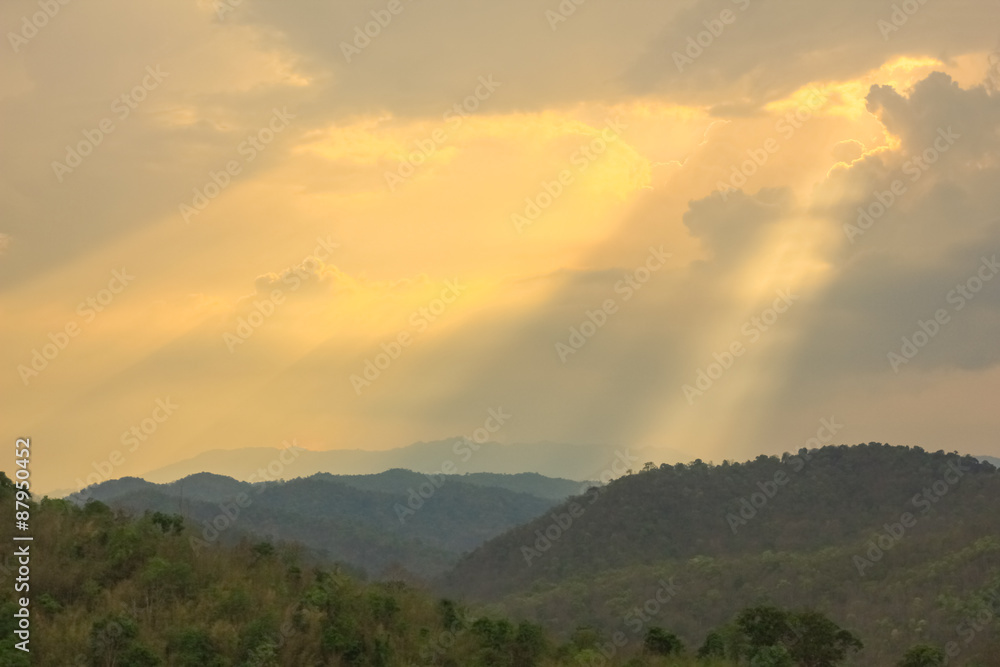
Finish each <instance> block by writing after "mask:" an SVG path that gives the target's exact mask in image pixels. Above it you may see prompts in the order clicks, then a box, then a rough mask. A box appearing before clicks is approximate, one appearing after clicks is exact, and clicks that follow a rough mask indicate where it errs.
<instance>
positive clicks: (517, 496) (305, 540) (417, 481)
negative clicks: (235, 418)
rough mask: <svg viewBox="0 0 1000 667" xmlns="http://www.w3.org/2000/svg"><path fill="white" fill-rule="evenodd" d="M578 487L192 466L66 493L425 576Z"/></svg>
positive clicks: (544, 481) (367, 566)
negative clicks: (270, 477)
mask: <svg viewBox="0 0 1000 667" xmlns="http://www.w3.org/2000/svg"><path fill="white" fill-rule="evenodd" d="M467 478H472V479H467ZM505 487H509V488H505ZM579 488H580V485H579V483H576V482H570V481H568V480H556V479H550V478H546V477H542V476H540V475H493V476H485V477H484V476H480V475H467V476H466V475H438V476H427V475H421V474H418V473H414V472H410V471H407V470H390V471H387V472H385V473H382V474H379V475H358V476H344V477H340V476H336V475H329V474H326V473H318V474H316V475H313V476H312V477H307V478H297V479H293V480H289V481H278V482H259V483H256V484H251V483H249V482H241V481H237V480H234V479H231V478H229V477H224V476H221V475H213V474H210V473H199V474H197V475H191V476H190V477H186V478H184V479H182V480H178V481H176V482H172V483H170V484H152V483H150V482H146V481H143V480H141V479H136V478H124V479H119V480H113V481H108V482H104V483H102V484H99V485H96V486H93V487H90V488H88V489H85V490H84V492H83V493H82V494H75V495H74V496H73V497H74V498H75V499H77V500H78V501H80V500H81V499H85V498H92V499H94V500H100V501H102V502H105V503H108V504H109V505H111V506H112V507H115V508H121V509H125V510H128V511H130V512H132V513H135V514H141V513H142V512H144V511H147V510H149V511H159V512H178V513H181V514H183V515H184V516H186V517H188V518H190V519H192V520H193V521H194V522H195V523H196V524H199V525H200V526H201V527H200V529H199V531H198V537H199V539H202V540H204V541H206V542H209V543H211V542H215V541H216V540H220V541H223V542H230V543H231V542H234V541H236V540H238V539H239V538H240V537H241V536H243V535H257V536H269V537H271V538H273V539H276V540H289V541H296V542H300V543H302V544H303V545H305V546H307V547H309V548H311V549H313V550H315V551H316V552H317V553H319V554H321V555H322V556H323V557H325V558H326V559H328V560H330V561H339V562H343V563H346V564H349V565H352V566H354V567H356V568H358V569H361V570H363V571H365V572H367V573H368V574H371V575H373V576H380V575H382V574H383V573H384V572H386V571H387V570H393V571H396V570H397V569H398V568H400V567H401V568H404V569H405V570H407V571H408V572H410V573H413V574H416V575H420V576H432V575H435V574H438V573H440V572H442V571H444V570H446V569H447V568H448V567H450V566H451V565H452V564H453V563H454V562H455V561H456V560H457V559H458V557H459V556H460V555H461V554H462V553H463V552H466V551H470V550H472V549H474V548H475V547H476V546H478V545H479V544H481V543H482V542H484V541H485V540H487V539H489V538H491V537H494V536H496V535H498V534H500V533H502V532H503V531H505V530H508V529H510V528H512V527H514V526H516V525H519V524H521V523H524V522H525V521H529V520H531V519H533V518H535V517H536V516H539V515H541V514H542V513H544V512H545V511H546V510H547V509H548V508H549V507H551V506H552V505H554V504H555V503H556V502H557V500H555V499H554V498H553V496H555V497H558V498H560V499H561V498H565V497H566V495H569V493H568V492H569V491H570V490H571V489H572V490H574V491H575V490H578V489H579ZM511 489H531V490H533V491H536V492H538V493H545V494H546V495H547V496H548V497H538V496H535V495H529V494H527V493H520V492H518V491H515V490H511Z"/></svg>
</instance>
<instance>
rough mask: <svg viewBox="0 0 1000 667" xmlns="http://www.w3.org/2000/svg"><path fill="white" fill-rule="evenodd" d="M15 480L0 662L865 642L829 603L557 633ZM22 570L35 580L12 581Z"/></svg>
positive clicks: (444, 665)
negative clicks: (25, 554)
mask: <svg viewBox="0 0 1000 667" xmlns="http://www.w3.org/2000/svg"><path fill="white" fill-rule="evenodd" d="M16 493H17V494H20V495H19V499H20V500H22V502H26V503H27V505H28V510H26V511H28V512H29V513H30V516H31V519H30V521H31V533H32V537H33V538H34V540H33V541H32V542H31V547H30V548H31V549H32V552H31V553H32V555H33V558H32V559H31V561H30V567H29V566H24V565H19V564H18V563H19V562H20V563H22V564H23V560H21V561H19V558H20V557H18V556H15V547H16V546H17V545H19V544H21V545H22V547H19V548H23V543H19V542H14V541H12V540H11V530H12V527H13V526H12V522H7V523H5V524H4V526H3V527H0V563H2V567H0V580H2V581H4V582H5V585H4V586H2V587H0V665H3V666H4V667H28V666H29V665H39V666H40V667H94V666H101V667H229V666H238V667H279V666H280V667H332V666H340V667H412V666H414V665H421V666H425V665H426V666H430V665H434V666H438V667H570V666H575V667H578V666H579V665H605V666H607V667H625V666H626V665H627V667H691V666H692V665H694V664H698V665H699V666H700V667H734V666H735V665H737V664H746V662H747V661H748V660H754V661H755V664H764V663H762V662H760V659H773V658H777V659H779V660H781V662H780V663H775V662H771V663H767V664H782V665H786V664H789V665H790V664H796V665H818V664H840V663H841V662H842V660H843V658H845V657H848V656H850V655H853V654H854V653H855V652H857V651H858V650H861V646H860V644H859V643H858V641H857V639H856V638H855V637H854V635H853V634H851V633H850V632H849V631H848V630H841V629H840V628H839V627H838V625H837V624H836V623H835V622H833V621H831V620H829V619H826V618H824V617H823V616H822V615H819V614H815V613H812V612H808V611H801V612H800V611H792V610H784V609H777V608H772V607H760V608H754V609H747V610H743V611H741V612H740V614H739V615H738V616H734V619H733V622H732V623H730V624H728V625H727V627H726V628H722V629H720V632H719V633H716V634H712V635H710V636H708V637H706V638H705V641H704V642H703V646H702V650H701V653H702V654H703V655H704V656H705V657H704V659H698V660H697V661H696V660H695V653H696V651H698V649H697V648H696V647H695V646H691V645H688V646H684V644H683V643H682V642H681V641H680V640H679V639H678V637H677V636H676V635H675V634H674V633H672V632H670V631H669V630H667V629H664V628H661V627H659V626H657V625H655V624H643V625H641V626H640V628H639V629H638V630H637V631H636V632H634V633H632V634H630V635H629V636H628V637H627V638H625V637H624V635H621V636H617V635H616V636H615V637H614V638H612V637H611V636H606V635H601V634H599V633H596V632H593V631H591V630H586V629H584V630H581V631H579V632H575V633H573V635H572V636H571V637H569V638H568V639H557V638H556V637H555V636H553V635H552V634H551V633H549V632H547V631H546V630H545V629H544V628H542V627H540V626H538V625H536V624H533V623H530V622H525V621H523V620H517V619H509V618H506V617H503V616H498V615H497V614H495V613H484V612H483V611H481V610H475V609H470V608H467V607H465V606H464V605H461V604H458V603H456V602H454V601H451V600H448V599H438V598H435V597H433V596H431V595H429V594H428V593H427V592H425V591H423V590H420V589H418V588H414V587H412V586H409V585H407V584H404V583H402V582H400V581H387V582H380V583H362V582H360V581H358V580H357V579H355V578H352V577H351V576H350V575H349V574H346V573H345V572H343V571H342V570H340V569H339V568H338V567H336V566H330V565H328V564H321V563H316V562H315V561H312V562H310V561H309V559H304V558H303V555H302V553H301V552H300V551H299V550H298V549H297V548H296V547H294V546H290V545H285V546H280V545H279V546H276V545H274V544H271V543H270V542H267V541H246V542H240V543H238V544H236V545H232V546H226V545H218V544H216V545H213V546H211V547H208V548H202V547H198V546H195V545H193V543H192V541H191V535H190V529H191V527H192V526H191V525H190V524H188V523H186V522H184V520H183V519H182V518H181V517H180V516H179V515H171V514H165V513H159V512H154V513H148V514H145V515H143V516H141V517H136V518H132V517H128V516H125V515H122V514H116V513H114V512H113V511H112V510H111V509H109V508H108V507H107V506H106V505H104V504H103V503H101V502H96V501H92V502H89V503H87V504H86V505H85V506H83V507H80V506H77V505H75V504H73V503H70V502H67V501H65V500H53V499H49V498H43V499H42V500H41V501H40V502H37V503H35V502H32V501H30V500H29V499H28V497H27V494H25V493H24V492H20V491H16V490H15V488H14V483H13V482H12V481H11V480H10V479H9V478H8V477H7V476H6V475H4V474H3V473H0V505H3V506H4V507H12V506H13V504H14V497H15V494H16ZM18 567H24V568H25V569H27V570H28V574H25V573H24V572H19V571H18V569H17V568H18ZM15 577H18V578H19V581H20V582H25V581H27V582H28V584H30V585H23V586H22V585H19V588H18V592H17V593H15V591H14V586H13V583H14V582H13V579H14V578H15ZM666 594H667V595H670V593H669V592H667V593H666ZM22 600H28V602H26V603H25V602H22ZM25 605H27V606H25ZM24 609H27V610H28V613H27V617H26V618H27V619H28V620H20V621H19V618H18V616H16V615H15V614H19V613H20V612H21V611H22V610H24ZM23 618H24V615H23V614H22V619H23ZM15 630H17V631H18V632H20V633H21V634H22V636H20V637H19V636H17V635H15ZM17 644H21V647H20V648H19V647H18V646H17ZM23 648H26V649H28V650H30V653H29V652H27V651H25V650H22V649H23ZM606 656H607V657H606ZM831 656H832V657H833V658H834V661H833V662H832V663H828V662H823V663H820V662H817V659H820V658H830V657H831ZM793 660H794V662H792V661H793Z"/></svg>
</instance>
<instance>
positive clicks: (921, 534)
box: [448, 443, 1000, 599]
mask: <svg viewBox="0 0 1000 667" xmlns="http://www.w3.org/2000/svg"><path fill="white" fill-rule="evenodd" d="M905 513H909V514H911V515H912V516H913V518H914V521H915V525H914V526H913V527H912V528H906V529H905V530H906V531H907V532H910V533H912V535H913V539H914V540H923V539H936V538H935V537H934V536H937V537H940V536H941V535H952V534H955V533H959V534H961V535H962V536H963V537H968V536H987V535H996V534H997V532H998V529H1000V474H998V471H997V469H996V468H995V467H993V466H992V465H991V464H989V463H983V462H980V461H979V460H977V459H975V458H973V457H970V456H960V455H958V454H946V453H944V452H936V453H929V452H925V451H923V450H922V449H920V448H907V447H891V446H887V445H882V444H879V443H869V444H868V445H859V446H855V447H848V446H839V447H835V446H828V447H824V448H822V449H818V450H813V451H811V452H809V451H806V450H801V451H800V452H799V453H798V454H794V455H793V454H786V455H784V456H783V457H781V458H777V457H773V456H772V457H768V456H759V457H758V458H757V459H755V460H753V461H750V462H747V463H729V462H724V463H722V464H721V465H710V464H707V463H703V462H701V461H700V460H699V461H695V462H694V463H691V464H689V465H683V464H678V465H675V466H671V465H667V464H664V465H661V466H659V467H652V466H646V468H645V469H644V470H643V471H641V472H638V473H636V474H633V475H628V476H625V477H622V478H620V479H618V480H616V481H614V482H612V483H611V484H609V485H607V486H606V487H602V488H592V489H591V490H590V491H589V492H587V493H586V494H584V495H582V496H579V497H576V498H574V499H571V500H570V501H567V502H566V503H564V504H562V505H560V506H558V507H557V508H554V509H553V510H551V511H550V512H546V513H545V515H543V516H541V517H539V518H538V519H536V520H534V521H532V522H529V523H527V524H525V525H523V526H519V527H518V528H516V529H514V530H511V531H509V532H507V533H505V534H504V535H502V536H499V537H497V538H495V539H493V540H491V541H490V542H488V543H486V544H484V545H483V546H482V547H480V548H479V549H477V550H476V551H475V552H473V553H472V554H470V555H469V556H467V557H466V558H464V559H463V560H462V561H461V562H460V563H459V564H458V565H457V566H456V568H455V570H454V572H452V573H451V574H449V575H448V579H449V581H452V582H455V585H456V586H459V587H460V588H461V589H462V590H463V591H465V592H466V593H469V592H474V593H475V594H477V595H479V596H481V597H484V598H487V599H496V598H498V597H500V596H502V595H504V594H507V593H511V592H513V591H517V590H524V589H527V588H529V587H530V586H531V585H532V584H533V583H534V582H536V581H539V580H550V581H558V580H559V579H562V578H565V577H571V576H577V575H580V574H585V573H588V572H596V571H600V570H604V569H610V568H620V567H627V566H632V565H640V564H650V563H655V562H657V561H661V560H663V559H671V558H690V557H693V556H699V555H701V556H738V555H741V554H759V553H762V552H765V551H775V552H784V551H812V550H817V549H821V548H824V547H831V546H843V545H845V544H852V543H856V542H859V541H861V542H865V541H867V540H868V539H870V538H872V537H875V536H876V535H878V534H879V533H880V532H884V531H885V529H884V528H883V524H885V523H889V524H893V523H896V522H899V521H900V517H901V515H903V514H905Z"/></svg>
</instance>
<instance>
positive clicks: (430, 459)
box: [141, 438, 674, 483]
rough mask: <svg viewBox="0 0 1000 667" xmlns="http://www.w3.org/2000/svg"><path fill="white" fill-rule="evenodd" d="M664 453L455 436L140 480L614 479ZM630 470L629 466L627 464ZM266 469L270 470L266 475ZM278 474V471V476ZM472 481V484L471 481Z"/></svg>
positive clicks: (256, 451)
mask: <svg viewBox="0 0 1000 667" xmlns="http://www.w3.org/2000/svg"><path fill="white" fill-rule="evenodd" d="M673 455H674V453H672V452H669V451H666V450H661V449H658V450H648V449H647V450H638V449H637V450H635V451H631V450H629V449H627V448H621V447H614V446H610V445H570V444H562V443H553V442H536V443H520V444H500V443H496V442H485V443H482V444H479V443H475V442H472V441H471V440H468V439H463V438H453V439H450V440H440V441H436V442H418V443H415V444H412V445H409V446H407V447H401V448H397V449H390V450H382V451H366V450H358V449H341V450H329V451H311V450H306V449H301V448H298V449H296V450H292V451H291V452H284V450H282V449H273V448H267V447H251V448H242V449H213V450H210V451H207V452H204V453H203V454H199V455H198V456H195V457H193V458H190V459H186V460H184V461H179V462H177V463H173V464H171V465H168V466H165V467H163V468H158V469H156V470H152V471H149V472H147V473H145V474H143V475H141V477H142V478H143V479H146V480H148V481H150V482H157V483H163V482H172V481H174V480H177V479H181V478H184V477H188V476H190V475H193V474H196V473H199V472H212V473H217V474H221V475H227V476H229V477H233V478H234V479H238V480H244V481H250V480H251V478H255V479H277V478H278V477H285V478H288V477H307V476H309V475H312V474H314V473H317V472H326V473H331V474H336V475H368V474H375V473H379V472H382V471H385V470H390V469H393V468H403V469H407V470H413V471H416V472H421V473H428V474H437V473H441V472H444V473H447V474H464V473H506V474H514V473H530V472H533V473H537V474H540V475H544V476H546V477H554V478H568V479H571V480H576V481H580V480H599V479H601V477H602V475H603V476H604V477H605V478H606V479H605V481H607V479H610V478H611V477H618V476H619V475H621V473H622V472H623V471H624V468H623V467H622V464H620V463H616V462H620V461H628V462H629V463H630V464H631V467H636V468H637V467H638V466H641V465H642V464H643V463H644V462H645V461H649V460H653V459H656V460H662V458H663V457H664V456H673ZM626 467H629V466H626ZM269 470H270V472H268V471H269ZM276 471H277V472H276ZM473 483H474V482H473Z"/></svg>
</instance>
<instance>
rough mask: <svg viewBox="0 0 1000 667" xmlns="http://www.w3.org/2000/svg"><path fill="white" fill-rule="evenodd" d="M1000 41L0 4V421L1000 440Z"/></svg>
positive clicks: (841, 22) (378, 12) (753, 18)
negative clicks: (999, 260)
mask: <svg viewBox="0 0 1000 667" xmlns="http://www.w3.org/2000/svg"><path fill="white" fill-rule="evenodd" d="M998 19H1000V5H997V4H996V3H995V2H990V1H989V0H949V1H947V2H946V1H943V0H942V1H938V2H926V3H922V4H921V3H918V2H917V1H916V0H909V1H908V2H903V3H890V2H881V1H878V2H872V1H871V0H847V1H845V2H841V3H829V2H816V1H815V0H808V1H802V0H689V1H682V2H663V1H659V2H653V1H651V0H625V1H621V2H616V3H611V2H601V1H600V0H563V1H562V2H557V1H556V0H549V1H546V0H533V1H531V2H529V1H526V0H508V1H506V2H503V3H500V2H484V1H483V0H438V1H436V2H431V1H430V0H387V1H382V0H375V1H373V2H357V1H354V0H350V1H346V2H337V3H330V2H316V1H315V0H295V1H291V2H289V1H285V2H278V1H276V0H242V1H240V0H227V1H226V2H222V1H217V0H143V1H142V2H135V1H134V0H128V1H126V0H91V1H88V2H83V1H80V0H35V1H27V0H7V1H6V2H4V3H3V5H2V6H0V25H2V26H3V32H4V33H5V38H4V41H5V42H6V43H5V44H3V45H0V146H2V159H0V317H2V319H3V326H2V327H0V350H2V358H3V361H2V365H0V368H2V373H0V392H2V396H3V410H2V417H0V424H2V432H3V437H4V438H5V439H6V440H7V441H8V442H9V443H10V444H13V441H14V439H16V438H18V437H30V438H31V442H32V454H31V456H32V463H31V466H32V467H31V470H32V475H33V477H32V479H33V480H34V485H35V488H37V489H40V490H43V491H48V490H55V489H76V488H79V486H81V484H80V482H81V480H87V478H88V476H92V475H93V474H94V473H95V472H97V474H99V475H101V478H104V477H119V476H124V475H141V474H142V473H144V472H147V471H150V470H153V469H156V468H159V467H161V466H165V465H167V464H170V463H173V462H175V461H178V460H182V459H186V458H189V457H191V456H194V455H196V454H198V453H199V452H203V451H206V450H210V449H235V448H240V447H281V446H282V443H286V442H295V443H296V444H297V445H298V446H300V447H304V448H307V449H312V450H327V449H389V448H394V447H401V446H405V445H408V444H410V443H413V442H417V441H432V440H438V439H444V438H452V437H457V436H469V437H472V435H473V434H475V433H477V432H479V433H481V432H482V429H484V428H485V429H487V430H488V432H489V437H490V439H493V440H496V441H499V442H505V443H533V442H540V441H554V442H568V443H594V444H608V445H613V446H621V447H637V448H639V447H641V448H644V451H652V452H655V453H657V454H658V458H659V460H661V461H667V462H676V461H689V460H692V459H694V458H701V459H703V460H706V461H715V462H721V461H722V460H723V459H730V460H734V459H735V460H743V459H748V458H754V457H756V456H757V455H758V454H761V453H767V454H772V453H781V452H783V451H795V450H797V449H799V448H800V447H803V446H806V445H807V443H809V444H810V445H816V444H826V443H832V444H841V443H859V442H869V441H878V442H888V443H891V444H896V445H911V446H922V447H924V448H926V449H930V450H938V449H945V450H948V451H951V450H958V451H962V452H968V453H973V454H990V455H994V456H996V455H1000V443H998V442H997V439H996V434H997V433H998V432H1000V410H997V409H996V400H997V396H998V395H1000V364H998V362H1000V346H998V344H997V341H998V335H1000V279H995V278H997V273H1000V265H998V264H997V257H998V254H1000V188H998V187H997V183H998V176H1000V28H998V27H997V26H998V25H1000V21H998ZM498 410H502V411H503V414H505V415H507V416H506V417H505V418H504V419H503V420H502V422H503V423H502V424H500V423H498V421H497V420H496V419H495V418H494V417H495V415H496V414H497V411H498ZM491 411H492V412H491ZM93 479H94V478H93V477H91V480H90V481H93Z"/></svg>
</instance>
